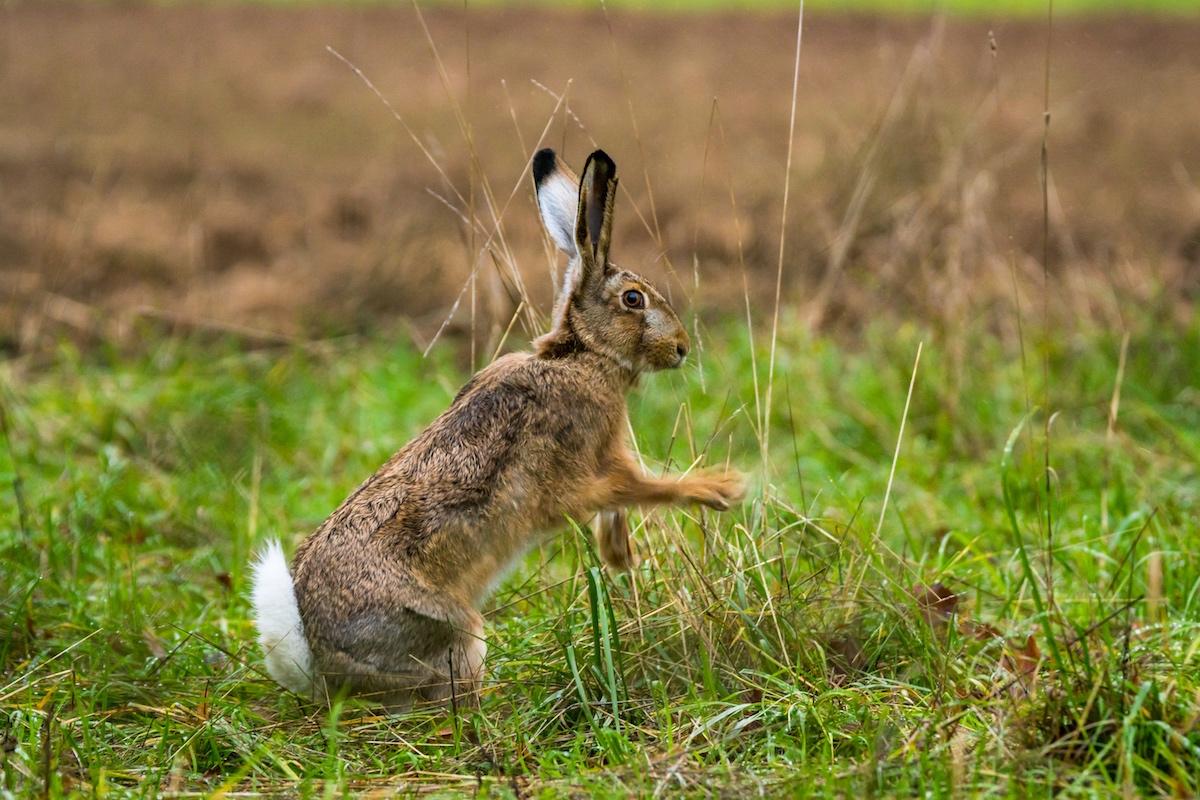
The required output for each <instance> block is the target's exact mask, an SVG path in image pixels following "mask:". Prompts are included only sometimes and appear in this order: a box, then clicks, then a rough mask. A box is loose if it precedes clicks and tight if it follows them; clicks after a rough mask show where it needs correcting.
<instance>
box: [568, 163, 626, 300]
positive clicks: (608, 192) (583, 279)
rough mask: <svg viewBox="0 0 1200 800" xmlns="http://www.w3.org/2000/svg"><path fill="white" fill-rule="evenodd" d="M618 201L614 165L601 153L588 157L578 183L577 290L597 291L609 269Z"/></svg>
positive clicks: (576, 227) (576, 233)
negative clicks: (579, 261)
mask: <svg viewBox="0 0 1200 800" xmlns="http://www.w3.org/2000/svg"><path fill="white" fill-rule="evenodd" d="M616 199H617V165H616V164H614V163H613V160H612V159H611V158H609V157H608V154H607V153H605V152H604V151H603V150H597V151H596V152H594V153H592V154H591V155H590V156H588V160H587V166H585V167H584V168H583V180H581V181H580V182H579V216H578V217H577V218H576V220H575V244H576V246H577V247H578V249H579V254H580V256H581V257H582V261H583V264H582V271H581V272H582V274H581V276H580V282H579V288H580V289H585V290H590V291H594V290H596V289H598V288H599V286H600V282H601V280H602V279H603V277H604V273H605V270H606V269H607V267H608V247H609V245H610V244H611V242H612V221H613V204H614V203H615V202H616Z"/></svg>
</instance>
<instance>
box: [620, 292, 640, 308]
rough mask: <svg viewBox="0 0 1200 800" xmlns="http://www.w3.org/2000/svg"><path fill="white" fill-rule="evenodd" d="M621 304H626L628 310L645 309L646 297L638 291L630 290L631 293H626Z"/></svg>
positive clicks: (622, 296)
mask: <svg viewBox="0 0 1200 800" xmlns="http://www.w3.org/2000/svg"><path fill="white" fill-rule="evenodd" d="M621 302H622V303H624V304H625V307H626V308H645V307H646V295H644V294H642V293H641V292H639V291H638V290H637V289H630V290H629V291H627V292H625V294H623V295H621Z"/></svg>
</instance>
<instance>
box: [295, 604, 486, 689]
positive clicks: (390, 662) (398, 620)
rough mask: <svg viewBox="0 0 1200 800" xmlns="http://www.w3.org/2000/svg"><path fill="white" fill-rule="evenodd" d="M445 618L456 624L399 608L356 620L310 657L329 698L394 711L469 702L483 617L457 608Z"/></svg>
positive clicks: (478, 670) (479, 670)
mask: <svg viewBox="0 0 1200 800" xmlns="http://www.w3.org/2000/svg"><path fill="white" fill-rule="evenodd" d="M445 614H446V617H447V618H448V619H452V620H455V621H456V622H457V623H458V624H455V623H454V622H447V621H446V619H438V618H434V617H430V616H427V615H425V614H419V613H417V612H415V611H413V610H411V609H409V608H405V607H403V606H400V607H393V608H391V609H388V610H386V611H383V610H380V611H379V612H378V613H377V614H375V615H372V616H370V617H363V618H359V619H358V620H356V621H355V624H353V625H351V626H348V629H347V630H344V631H342V634H343V635H342V636H341V637H340V639H339V641H337V642H335V643H333V646H331V647H320V648H317V649H316V650H315V652H314V655H315V656H316V657H317V661H318V667H319V670H320V674H321V677H322V679H323V680H324V682H325V685H326V686H327V687H328V694H329V696H330V697H333V696H336V695H337V693H338V692H340V691H348V692H349V693H350V694H353V695H358V696H360V697H362V698H363V699H365V700H369V701H371V702H375V703H379V704H381V705H384V706H386V707H387V708H388V709H389V710H390V711H392V712H404V711H408V710H409V709H411V708H412V706H413V705H414V704H415V703H419V702H422V701H440V702H445V701H447V700H449V699H450V698H451V697H455V698H461V699H462V701H463V702H467V701H468V700H467V698H471V697H473V696H474V695H475V693H476V692H477V690H478V688H479V683H480V680H481V678H482V675H483V657H484V654H485V652H486V650H487V648H486V646H485V644H484V642H483V618H482V617H481V616H479V614H478V613H477V612H476V611H475V610H474V609H471V608H464V607H458V606H455V607H453V608H448V609H446V610H445ZM350 631H352V632H353V635H349V632H350Z"/></svg>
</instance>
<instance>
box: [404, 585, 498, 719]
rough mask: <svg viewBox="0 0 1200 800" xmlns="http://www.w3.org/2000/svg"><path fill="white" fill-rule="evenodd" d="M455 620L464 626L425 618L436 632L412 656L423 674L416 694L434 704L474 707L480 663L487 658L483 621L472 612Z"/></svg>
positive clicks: (478, 682)
mask: <svg viewBox="0 0 1200 800" xmlns="http://www.w3.org/2000/svg"><path fill="white" fill-rule="evenodd" d="M456 616H459V617H460V618H464V621H465V622H467V624H466V625H463V626H454V625H451V624H450V623H447V622H442V621H440V620H434V619H431V618H426V619H428V620H429V622H430V623H433V625H431V627H437V628H438V631H437V635H434V636H430V637H429V638H428V639H427V640H425V642H424V643H423V644H422V645H421V646H420V647H419V648H415V647H414V648H413V652H412V653H411V657H412V659H413V660H414V661H415V662H418V663H420V665H421V669H422V671H423V680H422V681H421V683H420V685H419V686H418V687H417V694H418V695H419V696H420V697H421V699H423V700H427V701H429V702H434V703H448V702H449V703H453V704H455V705H475V704H477V703H478V700H479V689H480V688H481V687H482V684H483V659H484V657H485V656H486V655H487V644H486V643H485V642H484V641H483V617H481V616H479V614H478V613H477V612H476V611H475V610H474V609H469V610H466V609H464V610H463V611H462V612H460V614H459V615H456ZM418 649H419V650H420V652H417V650H418Z"/></svg>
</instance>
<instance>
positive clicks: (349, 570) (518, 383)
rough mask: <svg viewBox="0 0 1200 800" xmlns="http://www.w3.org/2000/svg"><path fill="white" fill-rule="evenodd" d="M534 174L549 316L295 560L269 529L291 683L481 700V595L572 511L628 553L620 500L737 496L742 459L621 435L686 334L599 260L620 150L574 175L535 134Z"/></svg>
mask: <svg viewBox="0 0 1200 800" xmlns="http://www.w3.org/2000/svg"><path fill="white" fill-rule="evenodd" d="M533 175H534V182H535V184H536V186H537V197H538V206H539V208H540V210H541V214H542V219H543V221H544V223H545V225H546V228H547V230H548V232H549V233H550V236H551V237H552V238H553V240H554V242H555V243H556V244H557V245H558V247H560V248H561V249H562V250H564V251H566V252H567V254H568V255H569V256H570V257H571V261H570V265H569V266H568V268H567V271H566V274H565V276H564V288H563V291H562V293H561V295H560V298H559V300H558V301H557V303H556V306H555V311H554V318H553V328H552V329H551V331H550V332H549V333H547V334H546V335H544V336H542V337H541V338H539V339H537V340H536V341H534V342H533V348H532V352H523V353H512V354H509V355H506V356H503V357H501V358H499V359H497V360H496V361H495V362H494V363H492V364H491V365H490V366H488V367H485V368H484V369H482V370H480V371H479V372H478V373H476V375H475V376H474V377H473V378H471V380H469V381H468V382H467V384H466V385H465V386H464V387H463V388H462V389H461V390H460V391H459V393H458V395H457V396H456V397H455V398H454V401H453V402H452V403H451V404H450V407H449V408H448V409H447V410H446V411H445V412H443V413H442V415H441V416H439V417H438V418H437V419H435V420H434V421H433V423H432V424H430V425H429V427H428V428H426V429H425V430H424V431H423V432H422V433H421V434H420V435H419V436H417V438H416V439H414V440H412V441H411V442H409V444H408V445H406V446H405V447H404V448H403V449H402V450H401V451H400V452H398V453H397V454H396V455H394V456H392V458H391V459H390V460H389V461H388V462H387V463H386V464H384V465H383V466H382V467H380V469H379V471H378V472H376V473H375V474H374V475H372V476H371V477H370V478H369V479H367V481H366V482H365V483H363V484H362V485H361V486H359V487H358V489H356V490H355V491H354V492H353V493H352V494H351V495H350V496H349V497H348V498H346V500H345V501H344V502H343V503H342V504H341V506H339V507H338V509H337V510H336V511H334V512H333V515H332V516H330V517H329V519H327V520H325V522H324V523H323V524H322V525H321V526H320V527H319V528H317V530H316V531H315V532H314V533H313V534H312V535H310V536H309V537H308V538H307V539H305V540H304V541H303V542H302V543H301V544H300V546H299V548H297V550H296V554H295V557H294V558H293V560H292V571H291V573H290V574H289V572H288V567H287V562H286V561H285V559H284V555H283V550H282V549H281V548H280V546H279V543H278V542H273V543H271V544H270V545H269V546H268V547H267V549H266V551H265V552H264V553H263V554H262V556H261V557H260V559H259V560H258V562H257V563H256V564H255V565H254V592H253V602H254V613H255V618H256V621H257V625H258V631H259V642H260V644H261V645H262V647H263V650H264V651H265V653H266V663H267V669H268V671H269V672H270V673H271V676H272V677H273V678H275V680H277V681H278V682H279V683H280V684H282V685H283V686H284V687H286V688H288V689H290V690H292V691H294V692H297V693H299V694H303V695H307V696H309V697H312V698H314V699H317V700H328V699H329V698H330V697H331V696H333V695H335V694H337V693H339V692H349V693H350V694H355V695H364V696H368V697H370V698H371V699H375V700H377V701H379V702H382V703H384V704H385V705H388V706H390V707H392V708H393V709H405V708H408V707H410V706H411V705H412V703H413V702H414V701H420V700H432V701H445V700H447V699H450V698H452V697H455V696H457V697H461V698H463V699H470V698H473V697H474V696H475V693H476V691H477V690H478V689H479V686H480V682H481V679H482V672H483V660H484V654H485V652H486V650H487V648H486V646H485V644H484V639H483V618H482V617H481V616H480V614H479V611H478V609H479V607H480V606H481V604H482V603H483V602H484V601H485V600H486V599H487V597H488V595H489V593H490V592H491V591H492V589H493V588H494V587H495V586H496V584H497V583H498V582H499V580H500V579H501V578H502V577H503V576H504V574H505V572H506V571H507V570H508V569H509V568H510V567H511V566H513V564H514V563H515V562H516V560H517V559H518V558H520V557H521V556H522V555H523V554H524V553H525V552H526V551H527V550H528V549H529V548H530V547H531V546H534V545H536V544H537V543H538V542H540V541H541V540H542V539H543V538H544V537H545V536H546V534H548V533H550V532H552V531H554V530H555V529H559V528H562V527H563V526H564V522H565V518H566V517H570V518H571V519H575V520H586V519H587V518H589V517H591V516H593V515H595V514H596V513H597V512H601V517H600V525H599V529H600V534H599V536H600V548H599V549H600V552H601V554H602V556H603V558H604V560H605V561H606V562H607V563H608V564H609V565H610V567H614V568H617V569H625V568H628V567H629V566H630V565H631V564H632V553H631V550H630V547H629V542H628V532H629V531H628V525H627V522H626V520H625V516H624V513H625V512H624V510H623V509H624V507H625V506H629V505H643V506H645V505H655V504H666V503H700V504H703V505H706V506H709V507H710V508H714V509H718V510H725V509H727V508H729V506H730V504H731V503H734V502H736V501H737V500H739V499H741V498H742V496H743V494H744V488H743V480H742V477H741V476H740V475H738V474H736V473H728V474H717V475H695V476H689V477H684V478H665V479H660V478H649V477H646V476H644V475H643V474H642V472H641V470H640V469H639V467H638V465H637V463H636V462H635V461H634V459H633V457H632V455H631V453H630V451H629V449H628V447H627V446H626V444H625V442H624V434H625V431H626V426H627V422H626V405H625V394H626V392H627V391H628V390H629V388H630V387H631V386H632V385H633V384H634V383H635V382H636V381H637V378H638V376H639V375H640V374H641V373H643V372H649V371H654V370H661V369H673V368H676V367H679V366H680V365H681V364H682V363H683V361H684V358H685V356H686V355H687V350H688V335H687V332H686V331H685V330H684V327H683V325H682V324H681V323H680V321H679V318H678V317H677V316H676V314H675V312H674V311H673V310H672V309H671V306H670V305H668V304H667V301H666V300H664V299H663V297H662V295H660V294H659V293H658V292H657V291H656V290H655V288H654V287H653V286H651V285H650V283H649V282H648V281H646V280H645V279H644V278H642V277H640V276H638V275H635V274H633V273H632V272H626V271H624V270H621V269H618V268H617V267H616V266H615V265H614V264H613V263H612V262H611V261H610V260H609V255H608V251H609V243H610V239H611V235H612V219H613V204H614V202H615V200H616V194H617V175H616V165H615V164H614V163H613V162H612V160H611V159H610V158H609V157H608V156H607V155H605V154H604V152H603V151H600V150H597V151H596V152H595V153H593V154H592V155H591V156H590V157H589V158H588V161H587V166H586V167H585V168H584V172H583V180H582V181H580V180H577V179H576V178H575V176H574V175H573V174H571V172H570V171H569V170H568V169H567V168H566V167H565V166H564V165H563V164H562V162H561V161H560V160H559V159H558V157H557V156H556V155H555V154H554V151H553V150H542V151H541V152H539V153H538V154H537V155H536V156H535V157H534V160H533Z"/></svg>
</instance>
